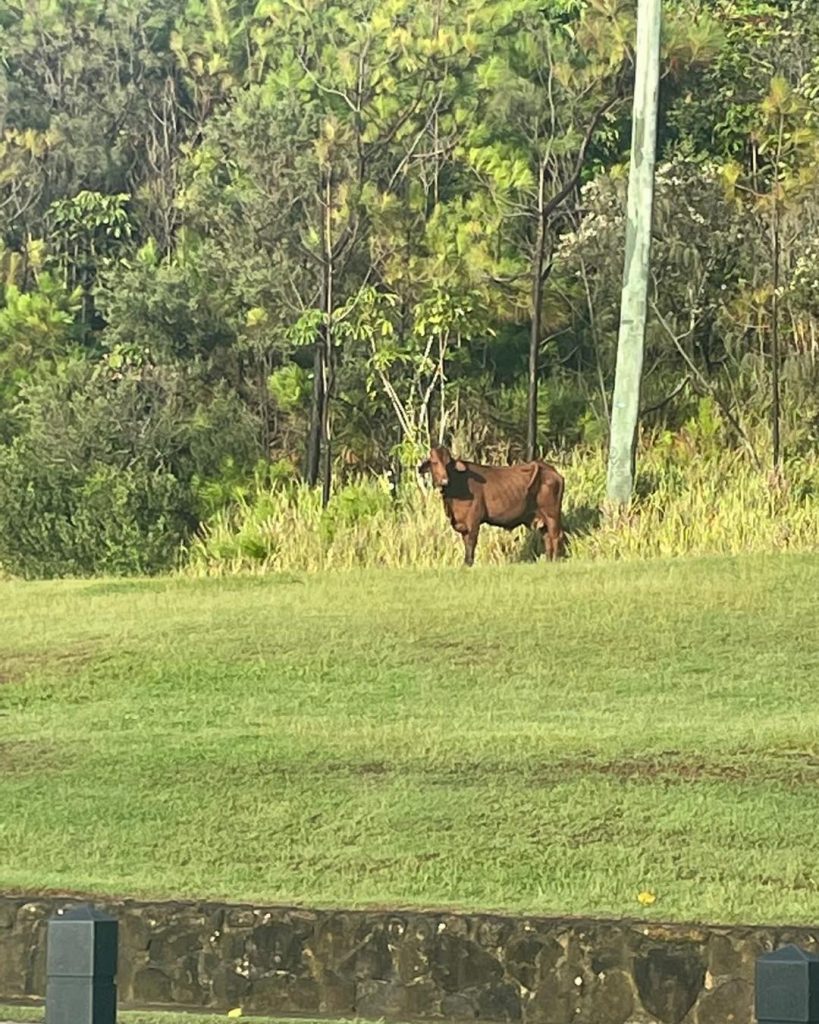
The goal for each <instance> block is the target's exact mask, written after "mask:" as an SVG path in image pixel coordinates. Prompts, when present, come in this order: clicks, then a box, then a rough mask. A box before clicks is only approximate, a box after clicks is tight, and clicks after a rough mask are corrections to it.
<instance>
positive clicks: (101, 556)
mask: <svg viewBox="0 0 819 1024" xmlns="http://www.w3.org/2000/svg"><path fill="white" fill-rule="evenodd" d="M195 383H196V382H195V380H194V381H192V380H191V378H190V374H187V375H182V374H180V373H176V372H173V371H169V370H164V371H158V370H153V369H141V370H138V371H136V370H117V371H114V370H112V369H111V368H110V367H106V366H105V365H102V366H97V367H94V366H92V365H90V364H88V363H82V362H76V363H69V364H66V365H64V366H62V368H61V369H60V371H59V372H57V373H56V374H55V373H49V374H48V375H47V376H42V377H37V378H35V379H34V380H33V381H32V382H31V383H30V384H29V385H26V386H25V388H24V389H23V392H22V401H21V403H20V406H19V409H18V410H17V420H18V422H19V432H18V434H17V436H16V437H15V438H14V439H13V440H12V441H11V442H10V443H9V444H7V445H4V446H0V565H2V566H3V568H4V569H5V570H6V571H7V572H11V573H14V574H17V575H20V576H24V577H29V578H30V577H40V576H69V575H96V574H133V573H155V572H160V571H162V570H166V569H169V568H171V567H173V566H174V565H175V564H176V561H177V556H178V553H179V550H180V545H182V543H183V542H184V541H185V540H186V539H187V538H189V537H190V536H191V535H192V534H193V532H194V530H195V529H196V527H197V525H198V522H199V515H198V512H199V507H200V497H199V490H198V488H203V489H206V487H205V485H204V484H203V481H205V482H206V481H207V480H209V479H211V478H212V477H213V476H214V475H215V474H217V473H218V472H219V468H220V466H222V465H223V464H224V462H225V459H226V457H227V456H228V455H232V456H233V457H234V458H235V459H236V460H238V461H239V462H240V463H241V462H244V463H248V462H249V460H250V457H251V455H252V453H253V424H252V422H250V421H249V419H248V417H247V415H246V414H245V413H244V412H243V409H242V407H241V405H240V403H239V402H238V400H236V399H232V398H230V397H228V396H226V395H224V394H222V393H221V392H219V391H217V392H214V393H211V394H207V393H204V392H203V391H202V389H201V388H195V387H194V385H195ZM192 396H197V397H195V398H194V397H192Z"/></svg>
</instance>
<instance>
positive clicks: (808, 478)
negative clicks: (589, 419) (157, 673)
mask: <svg viewBox="0 0 819 1024" xmlns="http://www.w3.org/2000/svg"><path fill="white" fill-rule="evenodd" d="M726 436H727V431H726V428H725V425H724V423H723V422H722V420H721V417H720V415H719V413H718V411H717V409H716V407H715V405H714V403H713V402H712V401H710V400H708V399H704V400H703V401H701V402H700V403H699V406H698V409H697V412H696V414H695V415H694V416H693V417H692V418H691V419H690V420H689V422H688V423H687V424H686V425H685V426H684V427H682V428H681V429H680V430H679V431H678V432H675V433H672V432H670V431H669V432H665V433H663V434H660V435H658V436H656V437H646V438H645V439H644V443H643V446H642V447H641V450H640V461H639V465H640V467H641V472H640V478H639V480H638V485H637V489H638V492H639V494H640V497H639V498H638V500H637V501H636V503H635V505H634V508H633V509H632V511H631V513H630V515H629V516H628V517H626V518H612V519H608V518H601V516H600V514H599V512H598V510H599V508H600V505H601V503H602V501H603V497H604V493H605V465H606V460H605V451H604V449H602V448H600V447H585V448H584V447H577V448H576V449H575V451H574V452H573V453H572V454H571V455H570V456H568V457H564V458H560V457H559V456H557V455H555V456H553V457H552V459H553V461H554V462H555V463H556V464H557V465H558V466H559V467H560V469H561V472H563V474H564V476H565V478H566V499H565V500H566V506H565V517H566V523H567V528H568V531H569V538H570V541H569V543H570V557H571V558H572V559H575V558H576V559H581V560H584V561H586V560H592V561H594V560H598V559H603V560H618V559H644V558H652V557H666V558H668V557H677V558H680V557H688V556H691V555H694V554H697V555H705V554H708V555H717V554H738V553H741V552H774V551H791V550H793V551H816V550H819V543H818V542H817V537H816V530H815V523H816V516H817V515H819V459H817V457H816V453H815V451H814V452H813V453H812V454H811V455H808V456H799V457H791V458H789V459H788V460H787V461H786V464H785V469H784V485H783V487H782V488H777V487H773V488H772V487H771V485H770V482H769V481H768V479H767V477H766V476H765V475H764V474H763V473H760V472H759V471H758V470H757V468H756V467H755V465H754V463H753V461H752V459H751V458H750V457H749V456H748V455H747V454H744V453H742V452H738V451H734V450H732V449H731V448H730V447H728V446H727V445H726ZM537 554H539V549H538V547H537V545H535V544H534V543H533V540H532V538H530V537H529V536H528V533H527V531H519V532H517V533H514V534H511V535H509V534H506V533H505V532H504V531H501V530H495V529H492V528H491V527H484V528H483V530H482V532H481V536H480V540H479V543H478V561H479V562H480V563H481V564H494V565H503V564H508V563H510V562H519V561H530V560H531V559H532V558H533V557H535V556H536V555H537ZM462 558H463V551H462V545H461V541H460V538H458V536H457V535H456V534H455V533H453V531H452V530H451V528H450V526H449V523H448V522H447V520H446V517H445V515H444V511H443V509H442V507H441V500H440V498H439V496H438V495H437V494H434V493H428V492H426V491H422V490H420V489H419V488H418V487H417V486H416V484H415V483H414V482H409V483H407V484H406V485H405V486H404V488H403V489H402V491H401V494H400V498H399V500H398V501H397V502H392V501H391V500H390V498H389V494H388V490H387V486H386V482H385V481H384V480H383V478H382V479H379V480H373V479H369V480H366V479H362V480H358V481H355V482H353V483H350V484H348V485H347V486H345V487H343V488H341V489H339V491H338V492H337V493H336V494H335V495H334V497H333V499H332V501H331V503H330V505H329V506H328V508H327V509H325V510H323V511H322V508H321V501H320V496H319V495H318V494H316V493H315V492H314V491H311V490H310V489H309V488H306V487H304V486H297V487H294V486H292V485H291V486H287V487H282V486H276V487H274V488H267V489H263V490H261V491H259V492H257V493H256V494H246V495H244V496H243V498H242V500H241V501H239V502H236V503H234V504H233V506H232V507H231V508H229V509H225V510H222V511H220V512H218V513H216V514H215V515H214V516H212V517H211V518H210V519H209V521H208V523H207V524H206V526H205V528H204V530H203V532H202V534H201V536H198V537H197V538H196V540H195V541H194V542H193V545H192V547H191V551H190V571H191V572H193V573H194V574H208V575H228V574H233V573H241V572H251V573H256V572H273V571H276V572H285V571H308V572H316V571H320V570H325V569H349V568H352V567H354V566H371V567H372V566H387V567H393V568H398V567H404V568H408V567H410V566H416V567H417V566H430V567H432V566H438V565H449V566H453V567H455V566H457V565H459V564H460V563H461V561H462Z"/></svg>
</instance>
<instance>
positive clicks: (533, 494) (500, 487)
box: [418, 447, 563, 565]
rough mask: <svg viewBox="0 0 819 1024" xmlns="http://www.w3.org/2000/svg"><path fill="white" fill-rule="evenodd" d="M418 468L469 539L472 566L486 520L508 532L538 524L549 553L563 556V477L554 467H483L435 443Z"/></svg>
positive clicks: (468, 557) (535, 464)
mask: <svg viewBox="0 0 819 1024" xmlns="http://www.w3.org/2000/svg"><path fill="white" fill-rule="evenodd" d="M418 471H419V473H427V472H429V473H431V474H432V483H433V485H434V486H435V487H437V488H438V489H439V490H440V492H441V497H442V498H443V499H444V508H445V509H446V514H447V516H448V517H449V521H450V523H451V524H452V528H453V530H455V532H456V533H460V534H461V536H462V537H463V539H464V549H465V550H464V562H465V564H466V565H472V563H473V562H474V561H475V545H476V544H477V542H478V531H479V530H480V528H481V524H482V523H488V524H489V525H490V526H501V527H503V529H505V530H514V529H515V527H516V526H531V527H533V528H536V529H537V530H539V531H540V535H541V537H542V538H543V546H544V551H545V552H546V554H547V557H548V558H550V559H552V560H554V559H555V558H557V556H558V554H559V553H560V548H561V543H562V540H563V530H562V528H561V525H560V506H561V503H562V501H563V477H562V476H561V475H560V473H558V471H557V470H556V469H555V468H554V466H550V465H549V464H548V463H547V462H540V461H537V462H525V463H523V464H519V465H516V466H479V465H477V464H476V463H474V462H466V461H464V460H463V459H454V458H453V457H452V453H451V452H450V451H449V449H448V448H441V447H435V448H432V449H431V450H430V453H429V458H428V459H425V460H424V461H423V462H422V463H421V465H420V466H419V467H418Z"/></svg>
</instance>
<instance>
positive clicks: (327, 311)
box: [320, 168, 335, 506]
mask: <svg viewBox="0 0 819 1024" xmlns="http://www.w3.org/2000/svg"><path fill="white" fill-rule="evenodd" d="M332 198H333V171H332V168H328V170H327V171H326V173H325V176H324V217H323V218H322V257H323V267H322V270H323V274H324V287H323V292H324V308H323V313H324V329H323V331H322V345H323V347H324V403H323V408H322V410H321V420H320V422H321V445H322V447H323V449H324V466H323V469H322V474H321V503H322V505H323V506H326V505H327V503H328V501H329V500H330V491H331V488H332V482H333V480H332V478H333V457H332V451H331V445H330V400H331V398H332V396H333V385H334V384H335V359H334V350H333V302H334V295H333V283H334V280H333V278H334V270H335V265H334V264H335V256H334V253H333V225H332V220H331V214H332Z"/></svg>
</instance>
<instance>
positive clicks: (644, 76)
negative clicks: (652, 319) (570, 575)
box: [607, 0, 662, 505]
mask: <svg viewBox="0 0 819 1024" xmlns="http://www.w3.org/2000/svg"><path fill="white" fill-rule="evenodd" d="M661 21H662V10H661V0H637V66H636V69H635V81H634V116H633V121H632V129H631V165H630V167H629V175H628V224H627V225H626V259H625V266H624V270H623V291H622V298H621V302H620V332H619V335H618V338H617V369H616V372H615V378H614V398H613V400H612V413H611V438H610V442H609V467H608V488H607V496H608V498H609V500H610V501H612V502H614V503H616V504H618V505H627V504H628V503H629V502H630V501H631V492H632V488H633V486H634V457H635V444H636V439H637V415H638V411H639V407H640V377H641V375H642V372H643V349H644V347H645V331H646V304H647V299H648V270H649V254H650V249H651V215H652V208H653V203H654V163H655V159H656V149H657V94H658V93H659V88H660V25H661Z"/></svg>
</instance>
